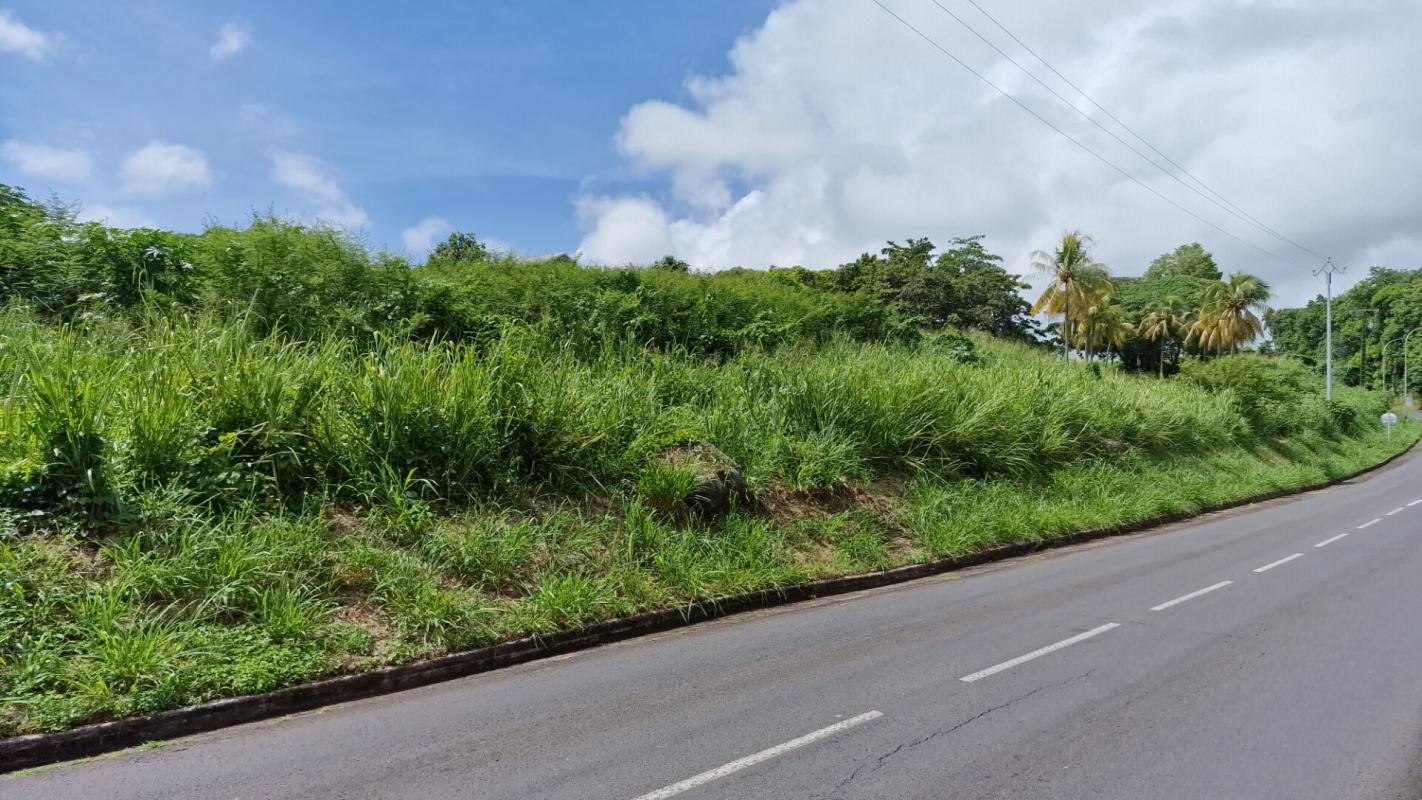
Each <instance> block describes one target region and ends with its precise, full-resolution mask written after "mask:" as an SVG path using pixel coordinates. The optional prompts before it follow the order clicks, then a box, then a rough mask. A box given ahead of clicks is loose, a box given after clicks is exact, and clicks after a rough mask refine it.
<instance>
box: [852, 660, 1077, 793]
mask: <svg viewBox="0 0 1422 800" xmlns="http://www.w3.org/2000/svg"><path fill="white" fill-rule="evenodd" d="M1095 671H1096V670H1095V668H1092V669H1089V670H1087V671H1085V672H1083V673H1081V674H1080V675H1077V676H1075V677H1072V678H1067V679H1066V680H1064V681H1058V682H1056V683H1049V684H1047V685H1046V686H1038V687H1037V688H1035V689H1033V690H1032V691H1030V692H1027V693H1026V694H1023V695H1020V696H1018V697H1014V698H1012V699H1011V700H1008V701H1007V702H1006V703H1003V704H1001V705H996V706H993V707H992V708H989V709H986V710H984V711H980V712H978V713H976V714H974V715H973V716H971V717H968V718H967V719H965V720H963V721H962V722H959V723H956V724H954V725H952V726H950V727H947V728H943V729H942V730H937V731H934V732H933V733H930V734H928V735H927V736H924V737H923V738H921V739H917V740H915V741H912V742H904V743H903V744H900V745H899V746H898V747H895V748H894V749H893V750H890V751H889V752H887V753H885V754H883V755H881V756H879V757H878V758H876V759H874V761H873V763H872V767H871V764H870V762H867V761H866V762H864V763H863V764H860V765H859V766H857V767H855V768H854V771H853V772H851V773H849V777H847V778H845V779H844V780H842V781H840V782H839V785H837V786H835V787H834V791H832V792H830V794H829V797H835V796H837V795H838V794H839V793H840V792H841V791H842V790H843V789H844V787H846V786H848V785H849V784H851V783H853V782H854V781H855V780H857V779H858V778H859V775H860V774H861V773H863V774H865V775H872V774H874V773H875V772H878V771H879V769H880V768H881V767H883V766H884V764H886V763H887V762H888V761H889V760H890V759H892V758H893V757H894V756H896V755H898V754H899V753H901V752H903V751H904V750H912V749H913V748H915V747H918V746H920V745H923V744H925V743H927V742H930V741H932V740H934V739H937V738H938V737H940V736H947V735H948V734H950V733H953V732H954V731H957V730H959V729H961V728H964V727H967V726H968V725H971V724H973V723H974V722H977V721H978V720H980V719H982V718H983V717H986V716H987V715H989V714H991V713H993V712H996V711H1001V710H1002V709H1004V708H1007V707H1008V706H1012V705H1016V704H1017V703H1020V702H1022V701H1023V700H1026V699H1027V698H1029V697H1031V696H1032V695H1034V694H1037V693H1038V692H1044V691H1046V690H1048V689H1056V688H1059V687H1062V686H1065V685H1067V684H1068V683H1074V682H1076V681H1079V680H1082V679H1084V678H1086V677H1087V676H1089V675H1090V674H1091V673H1093V672H1095ZM866 767H867V768H869V770H868V772H865V768H866Z"/></svg>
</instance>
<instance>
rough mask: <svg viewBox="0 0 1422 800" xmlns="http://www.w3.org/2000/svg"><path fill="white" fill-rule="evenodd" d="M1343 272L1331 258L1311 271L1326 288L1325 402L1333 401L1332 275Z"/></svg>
mask: <svg viewBox="0 0 1422 800" xmlns="http://www.w3.org/2000/svg"><path fill="white" fill-rule="evenodd" d="M1344 271H1345V270H1344V269H1343V268H1342V267H1340V266H1338V265H1337V264H1334V263H1333V259H1332V258H1329V259H1326V260H1325V261H1324V262H1323V266H1321V267H1319V268H1318V269H1316V270H1314V271H1313V274H1315V275H1317V274H1319V273H1320V272H1321V273H1323V283H1324V285H1325V286H1326V287H1328V289H1327V291H1328V295H1327V296H1328V311H1327V314H1328V317H1327V321H1326V322H1325V323H1324V326H1325V327H1324V356H1323V358H1324V363H1325V364H1326V366H1325V367H1324V372H1325V373H1326V375H1327V377H1326V378H1325V384H1324V387H1325V388H1324V391H1323V396H1324V399H1326V400H1332V399H1333V273H1335V272H1344Z"/></svg>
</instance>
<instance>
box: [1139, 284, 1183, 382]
mask: <svg viewBox="0 0 1422 800" xmlns="http://www.w3.org/2000/svg"><path fill="white" fill-rule="evenodd" d="M1192 321H1193V315H1192V314H1191V313H1190V312H1189V311H1187V310H1186V307H1185V302H1184V301H1183V300H1182V299H1181V298H1179V297H1171V298H1168V299H1167V300H1166V301H1165V302H1163V303H1159V304H1157V305H1156V306H1155V307H1153V308H1152V309H1151V310H1150V311H1149V312H1147V313H1146V315H1145V316H1144V317H1141V321H1140V322H1139V323H1137V324H1136V332H1137V333H1139V334H1140V336H1141V338H1143V339H1145V340H1146V341H1149V342H1155V343H1156V349H1157V357H1156V361H1157V364H1158V366H1159V374H1160V377H1162V378H1164V377H1165V347H1166V345H1167V344H1168V343H1171V342H1175V341H1178V340H1180V339H1182V338H1183V337H1184V336H1185V335H1186V334H1187V333H1188V332H1189V325H1190V323H1191V322H1192Z"/></svg>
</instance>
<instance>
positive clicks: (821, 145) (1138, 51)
mask: <svg viewBox="0 0 1422 800" xmlns="http://www.w3.org/2000/svg"><path fill="white" fill-rule="evenodd" d="M885 1H886V4H887V5H889V6H890V7H891V8H893V9H894V10H895V11H896V12H898V13H899V14H901V15H903V16H904V17H905V18H906V19H908V20H909V21H910V22H912V23H913V24H914V25H916V26H917V27H919V28H920V29H921V30H923V31H924V32H925V33H927V34H929V35H930V36H932V37H933V38H934V39H935V40H937V41H938V42H940V43H941V44H942V45H943V46H944V47H945V48H947V49H948V50H950V51H951V52H953V53H954V54H955V55H957V56H959V57H961V58H963V59H964V60H965V61H967V62H968V63H970V64H972V65H974V66H975V67H976V68H978V69H980V70H982V71H984V72H985V74H987V75H988V76H989V77H990V78H992V79H993V80H994V82H997V83H998V84H999V85H1000V86H1003V87H1004V88H1005V89H1007V90H1008V91H1010V92H1012V93H1013V94H1014V95H1015V96H1017V97H1019V98H1020V99H1021V100H1022V101H1023V102H1024V103H1026V104H1028V105H1030V106H1031V107H1033V108H1034V109H1037V110H1038V111H1039V112H1040V113H1041V114H1043V116H1045V117H1047V118H1048V119H1050V120H1051V121H1052V122H1053V123H1054V124H1056V125H1058V126H1060V127H1062V128H1063V129H1064V130H1066V131H1068V132H1069V133H1071V135H1073V136H1074V137H1076V138H1078V139H1081V140H1082V141H1084V142H1086V143H1087V144H1089V145H1090V146H1091V147H1092V148H1094V149H1096V150H1097V151H1098V152H1101V153H1102V154H1103V155H1106V156H1107V157H1108V158H1110V159H1111V160H1113V161H1115V162H1117V163H1119V164H1121V165H1122V166H1123V167H1125V168H1127V169H1128V170H1129V171H1130V172H1132V173H1134V174H1136V175H1138V176H1139V177H1140V178H1141V179H1142V180H1143V181H1145V182H1146V183H1147V184H1148V185H1150V186H1151V187H1153V188H1155V189H1156V190H1158V191H1159V192H1161V193H1162V194H1166V195H1168V196H1170V197H1172V198H1173V199H1175V200H1176V201H1177V202H1179V203H1181V204H1182V205H1185V206H1187V207H1189V208H1191V209H1192V210H1195V211H1196V212H1197V213H1199V214H1200V215H1201V216H1204V217H1207V218H1208V219H1210V220H1212V221H1214V222H1216V223H1217V224H1218V225H1220V226H1222V227H1225V228H1227V229H1229V230H1231V231H1233V232H1235V233H1237V234H1239V235H1241V236H1243V237H1245V238H1247V239H1249V240H1251V241H1254V242H1257V243H1258V244H1260V245H1264V246H1266V247H1268V248H1269V249H1271V250H1274V251H1276V252H1279V253H1281V254H1285V255H1287V256H1288V257H1289V259H1291V260H1293V261H1295V262H1298V263H1299V264H1300V265H1303V266H1311V265H1313V263H1314V259H1312V258H1311V257H1309V256H1308V255H1306V254H1303V253H1300V252H1297V251H1292V250H1289V249H1288V247H1287V246H1286V245H1284V244H1282V243H1279V242H1277V241H1271V239H1270V238H1269V237H1268V236H1267V235H1265V234H1263V233H1260V232H1259V231H1257V230H1253V229H1252V228H1251V227H1250V226H1249V225H1247V224H1246V223H1242V222H1241V221H1239V220H1238V219H1236V218H1234V217H1232V216H1230V215H1229V214H1227V213H1225V212H1222V211H1220V210H1219V209H1217V208H1215V207H1213V206H1211V205H1209V204H1207V203H1206V202H1205V201H1203V200H1201V199H1200V198H1199V197H1197V196H1196V195H1194V194H1191V193H1190V192H1188V191H1187V190H1185V189H1184V188H1182V187H1181V186H1180V185H1179V184H1177V183H1174V182H1173V181H1171V180H1170V179H1168V178H1166V177H1165V176H1164V175H1162V174H1161V173H1160V172H1159V171H1156V170H1155V169H1154V168H1153V167H1151V166H1150V165H1149V164H1146V163H1145V162H1143V161H1142V160H1141V159H1139V158H1138V157H1137V156H1135V155H1134V154H1132V153H1131V152H1130V151H1128V150H1126V149H1125V148H1124V147H1122V146H1121V145H1120V144H1119V143H1117V142H1115V141H1113V140H1111V139H1109V138H1108V137H1106V136H1105V135H1104V134H1102V133H1101V132H1100V131H1097V130H1096V129H1094V128H1092V127H1091V126H1090V125H1088V124H1087V123H1086V122H1085V121H1084V120H1082V119H1081V118H1079V117H1077V116H1076V115H1075V114H1074V113H1073V112H1071V111H1069V110H1067V109H1065V108H1063V107H1062V106H1060V105H1059V104H1057V102H1056V100H1055V99H1053V98H1052V97H1051V96H1049V95H1048V94H1046V93H1045V92H1044V91H1043V90H1042V89H1041V88H1040V87H1039V86H1037V85H1035V84H1033V83H1032V82H1031V81H1030V80H1029V79H1027V78H1026V77H1025V76H1023V75H1022V74H1021V73H1019V72H1017V70H1016V69H1015V68H1014V67H1013V66H1012V65H1011V64H1009V63H1007V62H1006V61H1005V60H1003V59H1002V58H1001V56H999V55H997V54H996V53H994V52H992V51H991V50H989V49H988V48H986V47H984V46H983V45H982V43H981V42H980V41H978V40H977V39H976V38H974V37H973V36H972V35H971V34H970V33H968V32H967V31H965V30H963V29H962V28H961V27H959V26H958V23H956V22H954V21H953V20H952V19H951V18H950V17H949V16H948V15H946V14H944V13H942V12H941V11H940V10H939V9H938V8H936V7H934V5H933V4H931V3H926V2H923V3H920V2H917V1H916V0H885ZM998 5H1000V6H1001V8H1000V10H995V11H994V13H995V14H996V15H997V16H998V19H1000V20H1001V21H1002V22H1003V23H1004V24H1005V25H1007V26H1008V27H1010V28H1012V29H1013V32H1014V33H1016V34H1018V35H1019V36H1021V37H1022V38H1023V39H1024V40H1025V41H1027V42H1028V43H1029V44H1031V45H1032V46H1033V47H1034V49H1036V50H1037V51H1038V52H1040V53H1042V54H1043V55H1045V56H1046V57H1047V58H1048V59H1049V60H1051V61H1052V62H1053V65H1054V66H1056V67H1057V68H1058V69H1060V70H1061V71H1062V72H1063V73H1065V74H1066V75H1068V76H1069V77H1071V78H1072V79H1073V80H1074V81H1075V82H1076V83H1077V84H1078V85H1079V86H1082V87H1083V88H1085V89H1087V91H1089V92H1091V94H1092V96H1093V97H1095V98H1096V99H1097V100H1099V101H1100V102H1101V103H1102V104H1103V105H1105V106H1106V107H1108V108H1110V109H1111V110H1112V111H1113V112H1114V113H1115V114H1116V116H1118V117H1120V118H1121V119H1123V120H1126V121H1127V123H1128V124H1130V125H1131V127H1132V128H1134V129H1135V130H1137V131H1139V132H1141V133H1142V134H1144V135H1145V136H1146V137H1148V138H1149V139H1150V140H1151V141H1152V142H1153V143H1154V144H1155V145H1156V146H1158V147H1159V148H1160V149H1161V150H1163V151H1165V152H1166V153H1168V154H1169V155H1170V156H1171V157H1172V158H1173V159H1174V160H1175V161H1177V162H1179V163H1180V164H1182V165H1184V166H1185V167H1186V168H1187V169H1189V170H1190V172H1191V173H1193V174H1194V175H1198V176H1200V177H1201V178H1203V179H1205V181H1206V182H1208V183H1209V184H1210V185H1211V186H1213V188H1215V189H1217V190H1218V191H1220V192H1221V193H1222V194H1223V195H1224V196H1226V197H1228V198H1229V199H1230V200H1231V201H1233V202H1234V203H1237V204H1238V205H1239V206H1241V207H1243V208H1244V209H1247V210H1248V211H1249V212H1250V213H1251V214H1253V215H1255V216H1256V217H1258V218H1259V219H1261V220H1263V221H1265V222H1266V223H1268V224H1269V225H1270V226H1272V227H1273V228H1274V229H1276V230H1279V231H1281V232H1283V233H1285V234H1287V235H1289V236H1291V237H1292V238H1294V239H1295V240H1298V241H1300V242H1303V243H1305V244H1307V245H1309V246H1310V247H1312V248H1313V249H1315V250H1318V251H1320V252H1323V253H1325V254H1329V255H1332V256H1334V257H1335V258H1337V259H1339V260H1341V261H1342V262H1343V263H1347V264H1351V265H1353V266H1355V269H1353V270H1351V271H1350V273H1349V276H1348V277H1349V279H1350V280H1351V279H1353V277H1354V276H1355V275H1356V276H1358V277H1361V276H1362V275H1363V274H1365V273H1366V267H1367V266H1368V262H1369V259H1372V258H1384V257H1387V258H1411V259H1412V262H1411V263H1407V264H1403V265H1405V266H1417V265H1418V264H1417V261H1418V260H1419V259H1418V256H1417V255H1416V254H1415V253H1412V254H1406V253H1405V252H1404V251H1405V248H1403V247H1401V246H1399V244H1398V243H1399V242H1409V241H1416V240H1422V215H1418V214H1417V213H1416V210H1417V209H1418V208H1419V207H1422V181H1417V180H1416V179H1415V176H1416V175H1418V174H1422V148H1419V147H1417V146H1416V142H1417V141H1419V140H1422V104H1417V103H1410V102H1405V101H1404V100H1403V97H1404V96H1406V92H1407V89H1406V88H1405V87H1406V84H1405V83H1402V84H1400V83H1398V77H1397V76H1399V75H1414V74H1418V73H1419V72H1422V49H1419V48H1417V47H1415V42H1414V41H1413V39H1414V38H1415V37H1413V36H1412V35H1411V33H1410V32H1415V31H1417V30H1422V5H1419V4H1417V3H1416V2H1415V1H1413V0H1379V2H1376V3H1370V4H1367V5H1366V7H1364V6H1358V5H1356V4H1348V3H1342V2H1318V3H1297V2H1295V1H1294V0H1258V2H1250V3H1243V4H1241V3H1239V2H1236V0H1186V1H1185V2H1181V3H1175V4H1169V5H1165V4H1161V5H1158V6H1155V7H1154V8H1148V9H1145V8H1142V6H1141V5H1140V4H1136V3H1125V2H1109V3H1101V2H1095V1H1094V0H1066V1H1065V2H1046V0H1036V1H1035V2H1023V3H1020V4H998ZM953 7H954V8H955V10H956V11H958V12H959V13H960V15H961V16H963V17H964V19H966V20H968V21H969V22H970V23H972V24H974V26H975V27H978V28H979V29H980V30H981V31H982V32H983V33H984V34H985V35H988V36H990V37H991V38H993V39H994V40H996V41H998V42H999V43H1000V44H1001V46H1002V47H1003V48H1004V49H1007V50H1008V51H1009V52H1012V53H1014V54H1017V53H1020V51H1018V50H1017V49H1016V48H1015V45H1012V43H1011V41H1010V40H1008V39H1007V38H1006V37H1005V36H1004V35H1003V34H1002V33H1001V31H998V30H997V29H995V28H994V27H993V26H992V23H991V22H989V21H988V20H986V19H985V18H984V17H982V16H980V15H977V12H976V11H973V10H972V9H971V7H969V6H966V4H965V6H964V8H963V9H958V8H957V5H956V4H955V5H954V6H953ZM970 15H971V16H970ZM1065 31H1074V32H1077V33H1073V34H1072V35H1070V36H1067V35H1066V34H1065V33H1064V32H1065ZM1018 57H1019V58H1020V59H1022V60H1023V62H1024V63H1029V62H1028V59H1030V56H1027V55H1025V54H1021V55H1019V56H1018ZM730 64H731V66H730V69H729V70H728V72H727V74H725V75H723V76H716V77H695V78H692V79H691V80H689V81H688V83H687V87H686V88H687V91H688V93H689V95H690V98H691V99H690V101H688V102H686V103H684V104H672V103H667V102H663V101H649V102H645V103H641V104H638V105H636V106H634V107H632V108H631V109H630V110H629V111H628V113H627V115H626V116H625V117H624V119H623V121H622V125H621V128H620V130H619V132H618V134H617V137H616V144H617V147H618V149H619V152H620V153H621V154H622V155H623V156H624V157H625V159H626V160H627V161H628V163H629V164H630V165H631V166H632V167H633V168H634V170H636V171H638V172H640V173H641V177H647V176H651V177H654V178H660V179H664V180H665V184H664V186H665V191H664V192H661V193H655V194H653V195H651V196H648V195H647V194H645V188H644V187H645V184H642V186H640V187H639V192H638V194H636V195H625V196H618V195H617V193H616V192H615V191H614V190H610V189H609V184H607V183H606V182H598V181H590V182H589V183H588V186H589V188H588V190H587V194H586V195H585V196H584V197H581V198H579V199H578V201H577V209H578V215H579V219H580V221H581V223H582V224H583V226H584V230H585V237H584V239H583V242H582V251H583V253H584V254H585V256H586V257H587V258H589V259H590V260H593V261H600V262H605V263H621V262H625V261H629V260H631V261H646V260H649V259H652V258H656V257H658V256H660V255H661V254H663V253H667V252H670V253H673V254H675V255H677V256H679V257H681V258H683V259H685V260H687V261H689V262H691V263H692V264H694V265H696V266H699V267H712V268H715V267H727V266H734V265H745V266H766V265H769V264H781V265H788V264H804V265H807V266H816V267H824V266H832V265H834V264H838V263H841V262H843V261H846V260H849V259H852V258H854V257H855V256H856V255H858V254H859V253H861V252H864V251H870V250H877V249H878V248H879V247H880V246H882V244H883V242H884V240H886V239H902V238H904V237H908V236H929V237H931V238H933V239H934V240H935V241H938V242H943V241H946V239H947V238H949V237H951V236H956V235H969V234H975V233H984V234H987V236H988V242H987V244H988V246H989V247H990V248H991V249H993V250H994V251H996V252H998V253H1000V254H1002V255H1003V256H1004V257H1005V258H1006V259H1007V261H1008V265H1009V266H1010V267H1011V268H1013V269H1015V270H1018V271H1025V270H1026V268H1027V262H1028V253H1029V252H1030V251H1031V250H1033V249H1037V248H1042V247H1046V246H1048V245H1050V243H1051V241H1052V239H1053V238H1054V237H1056V236H1058V235H1059V234H1060V233H1061V232H1062V231H1063V230H1066V229H1068V228H1082V229H1084V230H1086V231H1087V232H1088V233H1091V234H1093V235H1094V236H1095V238H1096V241H1097V251H1096V255H1097V256H1098V257H1099V258H1100V259H1102V260H1103V261H1105V262H1106V263H1108V264H1110V265H1111V266H1112V267H1113V268H1114V269H1115V271H1116V272H1117V273H1119V274H1139V273H1140V272H1141V271H1142V270H1143V269H1144V268H1145V265H1146V264H1147V263H1149V261H1150V260H1151V259H1152V258H1153V257H1154V256H1156V255H1158V254H1159V253H1161V252H1163V251H1166V250H1169V249H1172V248H1174V247H1175V246H1176V245H1178V244H1180V243H1182V242H1189V241H1200V242H1202V243H1204V244H1205V245H1206V247H1208V248H1210V249H1211V250H1213V251H1214V252H1215V254H1216V256H1217V258H1218V259H1219V261H1220V263H1221V264H1222V265H1223V266H1225V267H1226V268H1228V269H1246V270H1249V271H1251V272H1254V273H1256V274H1259V275H1261V276H1262V277H1264V278H1266V279H1268V280H1270V281H1271V282H1272V283H1273V284H1274V285H1275V287H1276V289H1277V298H1276V302H1278V303H1280V304H1286V303H1297V302H1300V301H1301V300H1304V299H1307V298H1308V297H1311V296H1312V295H1313V294H1314V293H1316V292H1317V291H1318V290H1319V288H1320V286H1319V283H1318V281H1317V279H1315V278H1314V277H1313V276H1312V275H1311V274H1310V273H1309V271H1308V270H1306V269H1300V268H1299V267H1297V266H1290V265H1287V264H1283V263H1280V262H1278V261H1276V260H1273V259H1271V258H1268V257H1266V256H1261V255H1260V254H1259V253H1257V252H1255V251H1253V250H1251V249H1249V248H1247V247H1245V246H1243V245H1240V244H1239V243H1237V242H1235V241H1234V240H1232V239H1230V238H1229V237H1227V236H1225V235H1223V234H1221V233H1219V232H1218V231H1216V230H1214V229H1212V228H1210V227H1209V226H1207V225H1204V224H1201V223H1200V222H1198V221H1196V220H1194V219H1192V218H1191V217H1189V216H1188V215H1186V214H1183V213H1181V212H1180V211H1179V210H1177V209H1175V208H1172V207H1171V206H1169V205H1167V204H1166V203H1163V202H1161V201H1160V200H1159V199H1158V198H1156V197H1153V196H1152V195H1151V194H1150V193H1149V192H1147V191H1146V190H1144V189H1142V188H1141V187H1139V186H1137V185H1135V184H1133V183H1131V182H1130V181H1129V180H1127V179H1125V178H1123V177H1122V176H1121V175H1119V174H1118V173H1116V172H1114V171H1112V170H1111V169H1110V168H1109V167H1107V166H1105V165H1103V164H1101V163H1100V162H1099V161H1096V160H1095V159H1093V158H1092V157H1091V156H1090V155H1088V154H1086V153H1083V152H1081V151H1080V150H1078V149H1077V148H1075V147H1074V146H1073V145H1072V144H1071V143H1070V142H1068V141H1066V140H1064V139H1062V138H1061V137H1059V136H1058V135H1057V134H1055V133H1053V132H1052V131H1051V130H1049V129H1048V128H1047V127H1046V126H1043V125H1041V124H1040V123H1039V122H1037V121H1036V120H1034V119H1033V118H1032V117H1031V116H1029V115H1028V114H1026V113H1025V112H1023V111H1022V110H1021V109H1020V108H1017V107H1016V106H1014V105H1013V104H1012V103H1010V102H1009V101H1008V100H1006V99H1004V98H1003V97H1001V96H999V95H997V94H996V93H995V92H993V90H991V89H990V88H988V87H987V86H985V85H984V84H983V83H981V82H979V81H978V79H976V78H974V77H973V76H971V75H969V74H967V73H966V72H965V71H963V70H962V68H960V67H959V66H957V65H956V64H954V63H953V62H951V61H950V60H949V59H947V58H945V57H944V56H943V54H942V53H940V52H938V51H937V50H935V49H933V48H932V46H931V45H929V44H928V43H926V42H924V41H923V40H921V39H919V38H918V37H917V36H916V35H915V34H913V33H912V32H910V31H908V30H907V29H905V28H904V27H903V26H902V25H901V24H900V23H898V22H897V21H895V20H894V19H893V18H892V17H890V16H889V15H887V14H885V13H884V12H883V11H882V10H881V9H879V8H878V7H877V6H875V5H874V4H871V3H865V2H862V0H793V1H792V2H787V3H785V4H784V5H782V6H781V7H779V8H778V9H777V10H775V11H774V12H772V13H771V14H770V15H769V17H768V18H767V19H766V21H765V23H764V25H763V26H762V27H761V28H760V29H758V30H756V31H753V32H752V33H750V34H748V35H746V36H745V37H743V38H742V39H741V40H740V41H738V42H737V43H736V44H735V46H734V47H733V48H732V49H731V52H730ZM1037 66H1038V70H1039V71H1040V73H1041V74H1042V75H1043V77H1044V79H1050V80H1055V79H1054V78H1052V76H1051V75H1050V73H1047V72H1046V71H1045V70H1044V69H1041V68H1040V65H1037ZM1058 86H1059V91H1061V92H1062V93H1063V94H1068V93H1069V92H1070V89H1069V88H1066V87H1064V86H1060V85H1058ZM1142 149H1144V148H1142Z"/></svg>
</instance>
